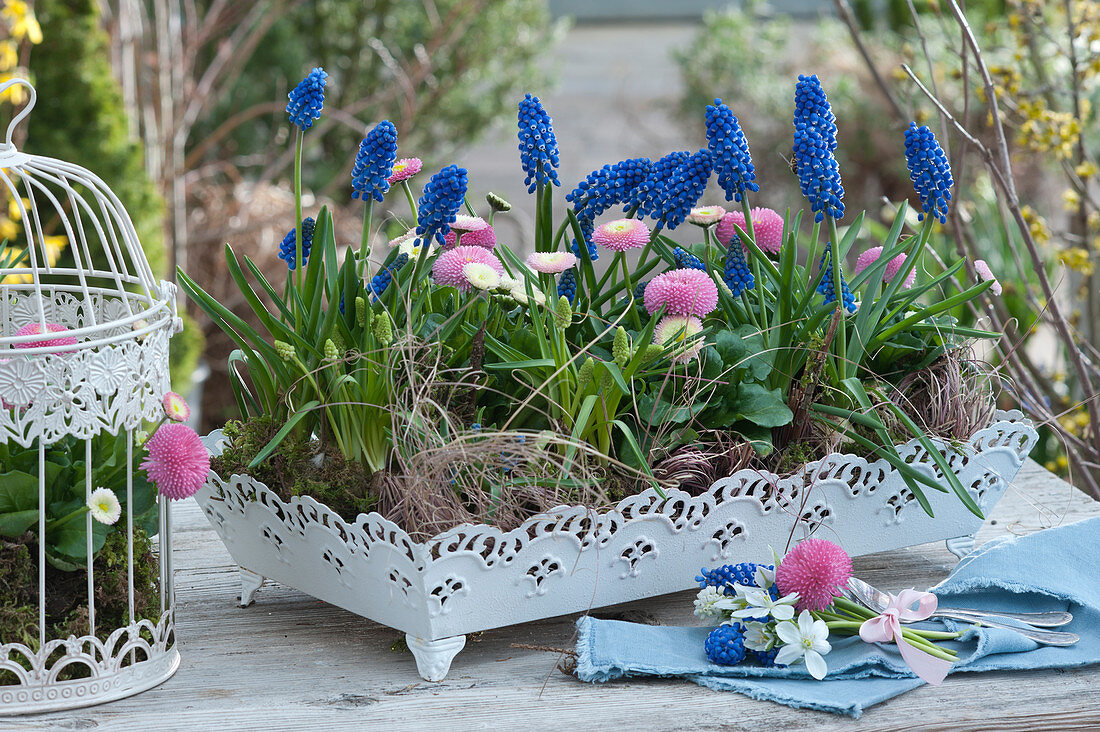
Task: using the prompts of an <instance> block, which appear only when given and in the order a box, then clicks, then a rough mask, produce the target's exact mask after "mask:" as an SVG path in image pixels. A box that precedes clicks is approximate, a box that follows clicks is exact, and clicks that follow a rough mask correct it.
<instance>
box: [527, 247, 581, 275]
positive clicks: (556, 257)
mask: <svg viewBox="0 0 1100 732" xmlns="http://www.w3.org/2000/svg"><path fill="white" fill-rule="evenodd" d="M576 264H577V256H576V255H575V254H573V253H572V252H535V253H534V254H532V255H530V256H529V257H527V266H528V267H530V268H531V269H533V270H535V271H536V272H542V273H543V274H560V273H562V272H564V271H565V270H567V269H570V268H572V267H574V266H576Z"/></svg>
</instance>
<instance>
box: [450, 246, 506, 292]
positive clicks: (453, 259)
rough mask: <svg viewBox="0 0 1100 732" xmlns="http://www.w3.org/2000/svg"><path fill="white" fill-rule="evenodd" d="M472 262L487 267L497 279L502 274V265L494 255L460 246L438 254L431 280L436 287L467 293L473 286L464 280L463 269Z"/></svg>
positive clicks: (486, 251)
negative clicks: (451, 288) (441, 286)
mask: <svg viewBox="0 0 1100 732" xmlns="http://www.w3.org/2000/svg"><path fill="white" fill-rule="evenodd" d="M472 262H474V263H478V264H485V265H488V266H489V267H490V268H492V270H493V271H494V272H496V274H497V276H498V277H499V276H500V275H503V274H504V265H503V264H501V261H500V260H499V259H497V256H496V255H495V254H493V253H492V252H490V251H489V250H488V249H482V248H481V247H476V246H467V245H465V244H462V245H460V246H457V247H453V248H451V249H447V250H445V251H443V252H442V253H440V255H439V256H438V257H437V258H436V260H435V263H434V264H433V265H432V279H433V280H435V282H436V284H438V285H443V286H444V287H454V288H456V289H458V290H459V291H460V292H469V291H470V290H471V289H473V285H471V284H470V281H469V280H468V279H466V275H465V273H464V272H463V268H464V267H465V266H466V265H467V264H470V263H472Z"/></svg>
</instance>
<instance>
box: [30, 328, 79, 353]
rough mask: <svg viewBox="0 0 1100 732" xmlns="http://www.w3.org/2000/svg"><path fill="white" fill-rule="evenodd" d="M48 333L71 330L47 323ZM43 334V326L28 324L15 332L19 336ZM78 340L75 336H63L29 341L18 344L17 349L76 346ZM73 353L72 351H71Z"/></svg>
mask: <svg viewBox="0 0 1100 732" xmlns="http://www.w3.org/2000/svg"><path fill="white" fill-rule="evenodd" d="M46 332H47V333H68V332H69V329H68V328H66V327H65V326H63V325H58V324H57V323H46ZM39 333H42V326H41V325H39V324H38V323H27V324H26V325H24V326H23V327H22V328H20V329H19V330H17V331H15V335H17V336H26V335H38V334H39ZM75 345H76V338H74V337H73V336H61V337H60V338H46V339H43V340H39V341H28V342H26V343H16V344H15V347H16V348H39V347H42V346H75ZM69 353H71V351H69Z"/></svg>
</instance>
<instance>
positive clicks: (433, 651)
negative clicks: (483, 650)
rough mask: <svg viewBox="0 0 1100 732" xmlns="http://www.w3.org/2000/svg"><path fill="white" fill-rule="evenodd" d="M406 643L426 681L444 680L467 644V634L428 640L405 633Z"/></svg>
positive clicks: (417, 668)
mask: <svg viewBox="0 0 1100 732" xmlns="http://www.w3.org/2000/svg"><path fill="white" fill-rule="evenodd" d="M405 643H407V644H408V646H409V650H410V651H412V654H413V657H414V658H415V659H416V670H417V671H419V672H420V677H421V678H422V679H424V680H425V681H442V680H443V679H445V678H447V672H448V671H450V670H451V661H453V660H454V657H455V656H457V655H458V652H459V651H461V650H462V649H463V648H464V647H465V646H466V636H464V635H456V636H452V637H450V638H440V639H439V640H434V641H428V640H423V639H422V638H417V637H416V636H414V635H409V634H408V633H406V634H405Z"/></svg>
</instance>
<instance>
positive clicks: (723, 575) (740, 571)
mask: <svg viewBox="0 0 1100 732" xmlns="http://www.w3.org/2000/svg"><path fill="white" fill-rule="evenodd" d="M758 567H763V568H764V569H768V570H774V569H775V567H774V566H773V565H771V564H756V563H754V562H741V563H740V564H723V565H722V566H721V567H715V568H714V569H707V568H706V567H703V568H702V569H700V570H699V575H698V576H697V577H696V578H695V581H696V582H698V583H699V587H700V588H703V587H716V588H718V589H720V590H722V593H723V594H725V595H735V594H737V593H736V592H735V591H734V589H733V586H734V585H743V586H745V587H756V586H757V585H756V570H757V568H758ZM770 589H771V595H772V599H775V600H778V599H779V590H778V588H776V586H775V585H774V584H773V585H772V586H771V588H770Z"/></svg>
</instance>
